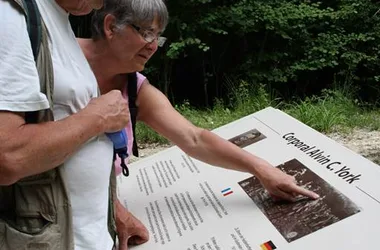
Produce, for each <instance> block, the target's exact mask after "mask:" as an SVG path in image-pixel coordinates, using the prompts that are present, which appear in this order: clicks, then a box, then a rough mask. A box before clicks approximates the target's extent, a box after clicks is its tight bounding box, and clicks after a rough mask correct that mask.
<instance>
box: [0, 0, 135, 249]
mask: <svg viewBox="0 0 380 250" xmlns="http://www.w3.org/2000/svg"><path fill="white" fill-rule="evenodd" d="M36 2H37V6H38V9H39V12H40V13H41V17H42V21H43V23H44V24H43V27H45V26H46V29H47V31H48V34H49V36H48V38H49V40H48V46H47V44H45V45H46V46H44V44H43V43H42V45H41V46H42V47H41V51H42V52H40V54H39V56H40V59H41V57H43V56H44V60H40V61H39V62H41V61H42V62H46V61H48V62H49V60H51V61H52V65H53V71H52V72H51V73H53V75H54V78H52V79H53V80H54V84H51V87H54V88H53V89H51V96H49V91H46V93H47V94H46V95H45V94H43V93H41V92H40V91H42V89H40V79H39V77H40V78H41V72H40V76H39V75H38V73H37V68H36V64H35V61H34V57H33V53H32V47H31V42H30V39H29V36H28V31H27V22H26V19H25V15H24V14H25V13H24V12H23V11H22V9H21V8H19V6H18V5H17V4H15V2H14V0H0V16H1V17H2V28H1V29H0V40H1V43H0V121H1V123H0V141H1V143H0V248H1V249H54V250H56V249H75V250H81V249H102V250H104V249H112V247H113V245H114V242H113V239H112V238H111V236H110V234H109V233H108V229H109V227H107V225H108V226H110V223H107V222H108V219H109V218H110V217H112V216H109V214H110V215H112V213H110V212H112V200H111V205H110V204H109V202H108V200H110V199H109V198H110V197H109V196H110V195H109V194H110V193H109V184H110V174H111V169H112V160H113V145H112V142H111V141H110V140H108V138H107V137H106V136H105V135H104V133H105V132H115V131H118V130H121V129H122V128H123V127H125V125H126V123H127V122H128V119H129V111H128V108H127V105H126V101H124V99H123V98H122V95H121V93H120V91H117V90H115V91H111V92H110V93H108V94H107V95H103V96H100V97H98V88H97V82H96V79H95V77H94V75H93V73H92V71H91V68H90V66H89V65H88V63H87V61H86V59H85V57H84V56H83V54H82V52H81V49H80V47H79V45H78V44H77V42H76V39H75V36H74V34H73V32H72V30H71V27H70V23H69V19H68V17H69V14H70V13H71V14H75V15H84V14H88V13H89V12H90V11H91V10H92V9H93V8H99V7H101V6H102V4H103V3H102V0H56V1H54V0H37V1H36ZM45 37H46V38H47V36H46V34H45ZM46 41H47V40H46ZM47 48H50V50H49V49H47ZM49 52H50V53H51V58H50V56H46V55H47V53H49ZM41 53H42V54H41ZM44 70H45V71H47V69H46V68H45V69H44ZM42 73H46V72H42ZM49 76H50V77H52V75H51V74H50V75H49V74H47V75H46V77H45V78H44V79H45V80H46V79H49ZM47 82H48V80H46V82H45V83H44V84H45V85H47V84H48V83H47ZM41 86H42V85H41ZM48 86H50V85H48ZM47 89H48V90H50V89H49V88H47ZM44 92H45V91H44ZM49 101H51V104H49ZM49 109H50V111H52V114H53V116H54V120H53V119H48V118H49V115H45V116H41V115H39V116H36V117H39V119H30V117H32V116H31V114H34V113H35V112H36V111H39V114H42V113H44V112H45V113H46V111H49ZM47 113H49V112H47ZM41 117H43V118H41ZM30 121H32V122H30ZM57 166H59V167H57ZM111 231H112V230H111Z"/></svg>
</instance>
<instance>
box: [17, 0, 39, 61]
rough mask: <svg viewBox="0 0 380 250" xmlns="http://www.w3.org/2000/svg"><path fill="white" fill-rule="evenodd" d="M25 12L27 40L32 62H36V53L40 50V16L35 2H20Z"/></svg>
mask: <svg viewBox="0 0 380 250" xmlns="http://www.w3.org/2000/svg"><path fill="white" fill-rule="evenodd" d="M22 1H23V3H24V8H25V11H26V23H27V26H28V33H29V39H30V42H31V44H32V50H33V56H34V60H35V61H36V60H37V56H38V52H39V50H40V44H41V37H42V33H41V32H42V31H41V30H42V28H41V15H40V12H39V11H38V7H37V4H36V2H35V0H22Z"/></svg>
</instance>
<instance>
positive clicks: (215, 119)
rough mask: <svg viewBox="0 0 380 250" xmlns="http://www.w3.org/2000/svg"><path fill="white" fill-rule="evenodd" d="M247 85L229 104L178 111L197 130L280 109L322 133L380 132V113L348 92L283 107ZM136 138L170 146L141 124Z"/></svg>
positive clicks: (260, 88)
mask: <svg viewBox="0 0 380 250" xmlns="http://www.w3.org/2000/svg"><path fill="white" fill-rule="evenodd" d="M250 86H252V85H250V84H248V83H247V82H245V81H242V82H240V84H239V85H238V86H237V87H235V88H232V89H233V91H232V92H231V96H230V100H229V103H224V102H222V101H220V100H217V101H216V102H215V103H216V104H215V105H214V107H213V108H211V109H205V110H198V109H195V108H193V107H192V106H191V104H190V103H189V102H184V103H183V104H181V105H177V106H175V108H176V109H177V110H178V111H179V112H180V113H181V114H182V115H183V116H184V117H186V118H187V119H188V120H190V121H191V122H192V123H193V124H195V125H196V126H199V127H202V128H205V129H209V130H212V129H214V128H217V127H220V126H222V125H225V124H227V123H230V122H232V121H235V120H237V119H239V118H242V117H244V116H246V115H249V114H252V113H254V112H256V111H259V110H261V109H263V108H266V107H269V106H272V107H275V108H279V109H281V110H283V111H284V112H286V113H288V114H289V115H291V116H293V117H295V118H296V119H298V120H299V121H301V122H303V123H305V124H306V125H308V126H310V127H312V128H314V129H316V130H317V131H319V132H323V133H329V132H332V131H340V132H346V133H349V132H350V130H351V129H352V128H355V127H359V128H366V129H369V130H378V129H380V110H379V109H374V108H373V106H371V105H368V104H363V103H360V102H359V101H358V100H355V99H354V98H353V93H352V92H350V91H349V90H347V89H336V90H325V91H323V92H322V94H321V95H320V96H312V97H308V98H306V99H304V100H295V101H293V102H290V103H283V102H281V100H279V99H276V98H275V97H274V96H273V95H271V94H269V92H268V91H266V89H265V88H264V86H262V85H260V86H256V87H255V88H252V87H250ZM136 136H137V138H138V140H139V142H143V143H168V141H167V140H166V139H165V138H163V137H162V136H160V135H159V134H157V133H156V132H155V131H153V130H152V129H150V128H149V127H147V126H146V125H144V124H142V123H138V124H137V126H136Z"/></svg>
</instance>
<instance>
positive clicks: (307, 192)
mask: <svg viewBox="0 0 380 250" xmlns="http://www.w3.org/2000/svg"><path fill="white" fill-rule="evenodd" d="M290 189H291V190H287V191H288V192H293V193H295V194H300V195H303V196H306V197H309V198H311V199H314V200H316V199H318V198H319V195H318V194H316V193H314V192H313V191H310V190H307V189H306V188H303V187H300V186H297V184H295V183H294V184H293V185H291V186H290Z"/></svg>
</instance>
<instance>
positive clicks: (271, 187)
mask: <svg viewBox="0 0 380 250" xmlns="http://www.w3.org/2000/svg"><path fill="white" fill-rule="evenodd" d="M257 177H258V178H259V180H260V182H261V184H262V185H263V186H264V187H265V188H266V190H267V191H268V192H269V194H270V195H271V196H272V197H273V198H275V199H285V200H288V201H295V200H296V197H297V196H299V195H303V196H306V197H309V198H312V199H318V198H319V195H318V194H316V193H314V192H312V191H309V190H307V189H305V188H302V187H300V186H298V185H297V184H296V179H295V178H294V177H293V176H290V175H287V174H285V173H284V172H282V171H281V170H280V169H278V168H274V167H272V166H270V164H268V165H267V166H264V167H263V168H261V171H260V173H259V174H258V175H257Z"/></svg>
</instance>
